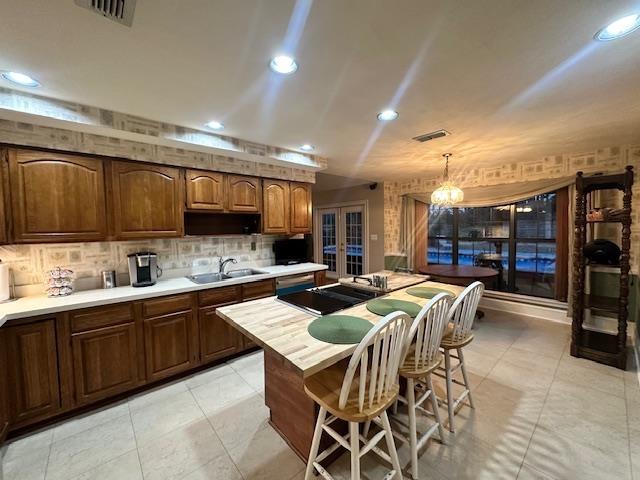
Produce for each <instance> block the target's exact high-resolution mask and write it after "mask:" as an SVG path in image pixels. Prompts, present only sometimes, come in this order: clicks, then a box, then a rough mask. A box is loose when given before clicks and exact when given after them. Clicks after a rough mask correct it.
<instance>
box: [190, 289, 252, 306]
mask: <svg viewBox="0 0 640 480" xmlns="http://www.w3.org/2000/svg"><path fill="white" fill-rule="evenodd" d="M241 300H242V289H241V287H240V285H236V286H233V287H223V288H213V289H211V290H204V291H202V292H199V293H198V304H199V305H200V306H201V307H209V306H217V307H220V306H222V305H229V304H231V303H237V302H240V301H241Z"/></svg>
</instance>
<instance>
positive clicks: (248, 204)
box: [227, 175, 262, 213]
mask: <svg viewBox="0 0 640 480" xmlns="http://www.w3.org/2000/svg"><path fill="white" fill-rule="evenodd" d="M227 184H228V188H227V197H228V205H227V209H228V210H229V211H230V212H252V213H260V210H261V200H262V186H261V184H260V179H258V178H254V177H243V176H240V175H228V176H227Z"/></svg>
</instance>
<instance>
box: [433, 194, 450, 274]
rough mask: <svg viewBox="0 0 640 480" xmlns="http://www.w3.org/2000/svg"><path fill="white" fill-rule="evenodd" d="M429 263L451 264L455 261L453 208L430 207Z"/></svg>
mask: <svg viewBox="0 0 640 480" xmlns="http://www.w3.org/2000/svg"><path fill="white" fill-rule="evenodd" d="M428 239H429V240H428V241H429V246H428V249H427V252H428V255H427V259H428V262H429V263H440V264H449V265H450V264H451V263H452V261H453V209H452V208H435V209H434V207H433V206H430V207H429V235H428Z"/></svg>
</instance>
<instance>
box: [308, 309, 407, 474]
mask: <svg viewBox="0 0 640 480" xmlns="http://www.w3.org/2000/svg"><path fill="white" fill-rule="evenodd" d="M410 323H411V318H410V317H409V316H408V315H407V314H406V313H402V312H393V313H390V314H389V315H387V316H385V317H384V318H383V319H382V320H380V322H378V323H377V324H376V325H375V326H374V327H373V328H372V329H371V330H370V331H369V332H368V333H367V335H366V336H365V337H364V338H363V339H362V341H361V342H360V343H359V344H358V346H357V347H356V350H355V352H354V353H353V356H352V357H351V360H350V361H349V364H348V366H347V368H346V370H345V368H344V367H343V366H341V365H340V364H337V365H333V366H331V367H328V368H326V369H324V370H322V371H320V372H318V373H316V374H315V375H312V376H311V377H309V378H307V379H306V380H305V382H304V389H305V392H306V393H307V395H308V396H309V397H310V398H311V399H312V400H313V401H314V402H316V403H317V404H318V405H319V407H320V411H319V413H318V419H317V422H316V427H315V431H314V434H313V440H312V442H311V450H310V452H309V459H308V461H307V469H306V472H305V480H311V479H312V478H313V474H314V470H316V471H317V472H318V473H319V474H320V475H321V476H322V477H323V478H325V479H332V478H333V477H332V476H331V475H330V474H329V472H327V471H326V469H325V468H324V467H322V465H321V462H322V461H323V460H324V459H325V458H327V457H328V456H329V455H331V454H332V453H333V452H334V451H336V450H337V449H338V448H339V447H340V446H342V447H344V448H345V449H346V450H348V451H349V452H350V453H351V479H352V480H360V458H361V457H362V456H363V455H365V454H366V453H368V452H370V451H373V452H374V453H376V454H378V455H380V456H381V457H382V458H384V459H385V460H386V461H387V462H389V463H390V464H391V465H392V468H393V470H391V471H390V472H389V474H387V476H386V477H385V478H387V479H391V478H394V477H395V478H398V479H401V478H402V470H401V467H400V460H399V459H398V453H397V451H396V445H395V443H394V440H393V433H392V431H391V425H390V423H389V418H388V416H387V409H388V408H389V407H390V406H391V405H393V403H394V402H395V401H396V399H397V397H398V392H399V389H400V387H399V383H398V370H399V368H400V365H401V363H402V360H403V356H404V354H405V353H406V350H405V348H404V347H405V341H406V337H407V333H408V331H409V326H410ZM327 414H330V415H329V416H328V417H327ZM378 417H379V418H380V421H381V424H382V426H383V428H382V430H381V431H380V432H378V433H377V434H376V435H374V436H373V437H372V438H371V439H367V438H365V437H364V436H363V435H361V434H360V424H361V423H365V422H367V421H370V420H373V419H376V418H378ZM338 419H340V420H344V421H346V422H348V423H349V431H348V433H347V434H346V436H342V435H341V434H340V433H338V432H337V431H336V430H335V429H334V428H332V426H331V425H332V424H333V423H334V422H335V421H336V420H338ZM323 433H327V434H329V435H330V436H331V437H332V438H333V439H334V440H335V443H333V445H331V446H330V447H328V448H327V449H325V450H324V451H323V452H321V453H320V454H318V450H319V447H320V439H321V437H322V434H323ZM383 437H384V438H385V439H386V443H387V449H388V452H389V453H388V454H387V453H385V452H384V451H383V450H381V449H380V448H378V447H377V444H378V443H379V442H380V441H381V440H382V438H383ZM361 444H362V445H361Z"/></svg>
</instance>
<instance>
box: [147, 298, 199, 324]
mask: <svg viewBox="0 0 640 480" xmlns="http://www.w3.org/2000/svg"><path fill="white" fill-rule="evenodd" d="M192 298H193V297H192V296H191V294H189V293H187V294H184V295H171V296H170V297H161V298H155V299H153V300H147V301H146V302H144V303H143V304H142V315H143V316H144V317H145V318H150V317H157V316H159V315H166V314H167V313H175V312H184V311H185V310H191V302H192Z"/></svg>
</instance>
